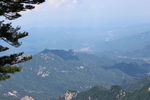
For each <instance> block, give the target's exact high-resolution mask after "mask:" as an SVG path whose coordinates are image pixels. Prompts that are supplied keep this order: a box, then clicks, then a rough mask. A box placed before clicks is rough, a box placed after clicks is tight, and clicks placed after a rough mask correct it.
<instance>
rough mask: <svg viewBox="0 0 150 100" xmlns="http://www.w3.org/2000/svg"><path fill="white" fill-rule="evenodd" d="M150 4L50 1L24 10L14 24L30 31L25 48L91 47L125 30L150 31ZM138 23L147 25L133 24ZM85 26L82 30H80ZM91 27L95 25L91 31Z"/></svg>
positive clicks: (110, 0) (106, 0) (136, 1)
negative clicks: (98, 41) (32, 8)
mask: <svg viewBox="0 0 150 100" xmlns="http://www.w3.org/2000/svg"><path fill="white" fill-rule="evenodd" d="M149 5H150V0H46V2H45V3H43V4H41V5H38V6H36V8H35V9H34V10H32V11H26V12H21V13H22V17H21V18H19V19H16V20H14V24H15V25H19V26H21V27H22V29H23V30H26V31H28V32H29V33H30V34H29V37H28V38H27V39H28V40H26V39H25V41H24V42H23V46H22V48H23V49H21V50H24V51H27V52H28V51H29V52H30V49H31V50H32V51H37V50H38V49H40V50H42V49H44V48H60V49H62V48H80V47H81V48H82V46H83V48H84V49H85V48H86V49H87V48H90V47H91V46H93V45H91V44H89V43H90V42H91V43H92V44H94V43H93V42H94V41H93V40H96V38H97V40H100V39H103V40H107V41H108V40H111V39H113V38H115V37H118V35H119V36H124V35H126V34H125V33H128V34H131V33H137V32H143V31H144V32H145V31H147V30H145V29H149V26H147V24H145V23H148V24H149V23H150V6H149ZM136 24H142V25H141V26H143V25H145V26H144V27H146V28H141V26H138V27H137V26H135V27H130V25H131V26H132V25H133V26H134V25H136ZM149 25H150V24H149ZM63 27H65V29H63ZM70 27H71V29H69V28H70ZM72 27H73V28H75V29H72ZM82 27H83V29H82V30H80V29H78V28H82ZM91 27H94V28H93V29H92V30H90V29H89V28H91ZM109 27H111V28H109ZM114 27H115V28H114ZM66 28H67V29H66ZM76 28H77V29H76ZM121 28H123V29H121ZM124 28H125V29H124ZM103 30H104V31H103ZM131 30H132V31H131ZM123 33H124V34H123ZM40 39H42V40H44V41H39V40H40ZM31 41H36V42H32V43H31ZM36 43H38V44H39V45H37V44H36ZM83 44H88V45H86V46H85V45H83ZM89 45H90V46H89ZM29 48H30V49H29ZM17 50H18V49H17ZM40 50H39V51H40ZM81 50H83V49H81Z"/></svg>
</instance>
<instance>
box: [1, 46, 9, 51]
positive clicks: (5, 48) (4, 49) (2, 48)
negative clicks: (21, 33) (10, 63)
mask: <svg viewBox="0 0 150 100" xmlns="http://www.w3.org/2000/svg"><path fill="white" fill-rule="evenodd" d="M8 49H9V48H7V47H3V46H2V45H0V52H2V51H6V50H8Z"/></svg>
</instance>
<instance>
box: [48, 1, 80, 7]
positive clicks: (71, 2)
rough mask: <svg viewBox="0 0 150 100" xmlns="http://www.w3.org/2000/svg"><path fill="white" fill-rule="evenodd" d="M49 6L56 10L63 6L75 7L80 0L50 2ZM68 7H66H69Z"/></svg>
mask: <svg viewBox="0 0 150 100" xmlns="http://www.w3.org/2000/svg"><path fill="white" fill-rule="evenodd" d="M48 2H49V4H50V5H51V6H52V7H54V8H58V7H60V6H63V5H67V6H68V5H70V6H71V5H73V4H76V3H78V0H48ZM67 6H66V7H67Z"/></svg>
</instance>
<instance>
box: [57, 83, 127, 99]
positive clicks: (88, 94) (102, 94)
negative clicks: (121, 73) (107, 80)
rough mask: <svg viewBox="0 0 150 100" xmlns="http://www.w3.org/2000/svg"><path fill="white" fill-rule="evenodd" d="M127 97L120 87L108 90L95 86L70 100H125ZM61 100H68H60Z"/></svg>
mask: <svg viewBox="0 0 150 100" xmlns="http://www.w3.org/2000/svg"><path fill="white" fill-rule="evenodd" d="M126 95H127V93H126V91H124V90H123V89H122V88H121V87H120V86H117V85H115V86H112V87H111V88H110V89H106V88H104V87H102V86H95V87H93V88H91V89H89V90H87V91H84V92H80V93H77V94H76V96H75V97H73V99H68V100H123V98H124V97H125V96H126ZM59 100H66V99H64V98H60V99H59Z"/></svg>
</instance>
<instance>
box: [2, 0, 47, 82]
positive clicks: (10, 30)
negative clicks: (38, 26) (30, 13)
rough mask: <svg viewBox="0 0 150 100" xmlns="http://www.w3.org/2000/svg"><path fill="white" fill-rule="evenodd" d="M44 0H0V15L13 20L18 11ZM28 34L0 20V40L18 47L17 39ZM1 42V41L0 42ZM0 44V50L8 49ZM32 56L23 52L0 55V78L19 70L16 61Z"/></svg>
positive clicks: (4, 78) (16, 16) (5, 77)
mask: <svg viewBox="0 0 150 100" xmlns="http://www.w3.org/2000/svg"><path fill="white" fill-rule="evenodd" d="M44 1H45V0H0V16H1V17H5V18H6V20H10V21H11V20H15V19H16V18H19V17H21V14H20V13H19V12H21V11H26V10H31V9H33V8H34V7H35V6H34V5H35V4H40V3H43V2H44ZM26 36H28V32H20V27H13V26H12V23H5V21H4V20H3V21H0V41H5V42H6V43H8V44H9V45H11V46H14V47H19V46H20V45H21V43H20V42H19V39H21V38H24V37H26ZM1 44H2V43H1ZM1 44H0V52H4V51H6V50H8V49H9V48H8V47H4V46H2V45H1ZM31 58H32V56H28V55H25V54H24V53H23V52H21V53H18V54H11V55H7V56H0V80H6V79H8V78H10V74H13V73H15V72H19V71H21V67H19V66H17V64H18V63H20V62H24V61H27V60H30V59H31Z"/></svg>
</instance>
